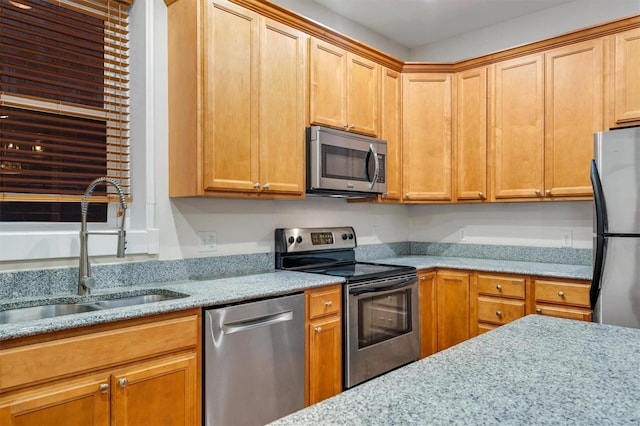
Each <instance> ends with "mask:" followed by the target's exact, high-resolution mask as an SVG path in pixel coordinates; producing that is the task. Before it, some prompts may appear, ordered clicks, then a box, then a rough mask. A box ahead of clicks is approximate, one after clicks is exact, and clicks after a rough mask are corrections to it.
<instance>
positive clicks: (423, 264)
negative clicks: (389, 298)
mask: <svg viewBox="0 0 640 426" xmlns="http://www.w3.org/2000/svg"><path fill="white" fill-rule="evenodd" d="M376 262H379V263H387V264H390V265H407V266H413V267H415V268H417V269H429V268H448V269H465V270H471V271H484V272H502V273H510V274H525V275H537V276H544V277H556V278H575V279H580V280H590V279H591V276H592V270H591V266H587V265H566V264H560V263H541V262H521V261H514V260H491V259H472V258H463V257H446V256H398V257H387V258H382V259H376Z"/></svg>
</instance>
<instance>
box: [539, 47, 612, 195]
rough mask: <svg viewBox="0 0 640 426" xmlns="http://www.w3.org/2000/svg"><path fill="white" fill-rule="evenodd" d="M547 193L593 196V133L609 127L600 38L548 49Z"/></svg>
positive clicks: (546, 76) (546, 83) (546, 88)
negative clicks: (605, 107)
mask: <svg viewBox="0 0 640 426" xmlns="http://www.w3.org/2000/svg"><path fill="white" fill-rule="evenodd" d="M544 61H545V140H544V147H545V151H544V165H545V174H544V188H545V191H544V195H545V197H550V198H556V197H580V196H582V197H584V196H586V197H590V196H592V195H593V190H592V188H591V179H590V170H591V159H592V158H593V134H594V133H595V132H599V131H602V130H605V129H604V49H603V40H602V39H595V40H589V41H585V42H582V43H576V44H572V45H569V46H565V47H561V48H558V49H553V50H551V51H548V52H545V59H544Z"/></svg>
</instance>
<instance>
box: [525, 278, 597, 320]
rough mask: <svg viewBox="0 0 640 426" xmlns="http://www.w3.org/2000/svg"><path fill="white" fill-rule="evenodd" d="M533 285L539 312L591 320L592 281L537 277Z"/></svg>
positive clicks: (536, 308)
mask: <svg viewBox="0 0 640 426" xmlns="http://www.w3.org/2000/svg"><path fill="white" fill-rule="evenodd" d="M533 286H534V288H535V312H536V313H537V314H540V315H550V316H554V317H560V318H568V319H576V320H581V321H591V318H592V314H593V311H592V310H591V304H590V301H589V290H590V288H591V282H589V281H582V280H556V279H547V278H536V279H534V281H533Z"/></svg>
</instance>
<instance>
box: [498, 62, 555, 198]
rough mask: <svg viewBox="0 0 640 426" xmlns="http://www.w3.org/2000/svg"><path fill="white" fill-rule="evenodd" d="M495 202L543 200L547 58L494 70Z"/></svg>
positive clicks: (500, 63)
mask: <svg viewBox="0 0 640 426" xmlns="http://www.w3.org/2000/svg"><path fill="white" fill-rule="evenodd" d="M494 69H495V72H494V81H493V87H494V104H493V108H492V111H493V118H492V123H493V127H492V129H491V134H490V136H491V138H492V144H493V152H494V159H493V164H494V174H493V196H494V197H495V198H496V199H497V200H502V199H524V198H540V197H542V196H543V195H542V194H543V187H544V175H543V174H544V74H543V56H542V55H529V56H524V57H521V58H517V59H512V60H508V61H503V62H499V63H497V64H495V66H494Z"/></svg>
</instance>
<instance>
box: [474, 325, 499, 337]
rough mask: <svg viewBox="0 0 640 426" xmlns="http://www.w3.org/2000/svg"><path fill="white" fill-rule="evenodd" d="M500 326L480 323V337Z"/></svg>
mask: <svg viewBox="0 0 640 426" xmlns="http://www.w3.org/2000/svg"><path fill="white" fill-rule="evenodd" d="M498 327H499V326H497V325H495V324H487V323H484V322H480V323H478V335H480V334H482V333H486V332H487V331H491V330H494V329H496V328H498Z"/></svg>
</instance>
